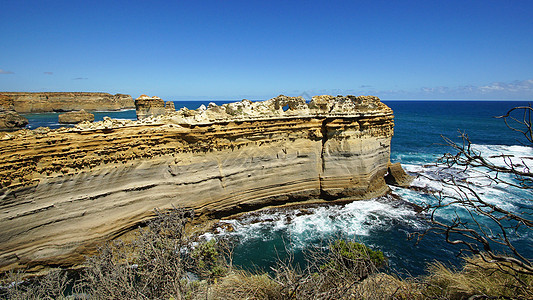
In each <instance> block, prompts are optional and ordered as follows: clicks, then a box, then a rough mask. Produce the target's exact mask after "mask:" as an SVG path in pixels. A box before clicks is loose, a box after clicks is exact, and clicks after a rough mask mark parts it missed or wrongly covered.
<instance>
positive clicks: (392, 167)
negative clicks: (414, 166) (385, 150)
mask: <svg viewBox="0 0 533 300" xmlns="http://www.w3.org/2000/svg"><path fill="white" fill-rule="evenodd" d="M413 179H414V177H413V176H411V175H409V174H407V173H406V172H405V170H404V169H403V168H402V165H401V164H400V163H389V167H388V170H387V176H385V181H386V182H387V184H390V185H394V186H399V187H409V186H410V185H411V182H412V181H413Z"/></svg>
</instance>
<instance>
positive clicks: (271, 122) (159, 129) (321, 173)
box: [0, 96, 394, 270]
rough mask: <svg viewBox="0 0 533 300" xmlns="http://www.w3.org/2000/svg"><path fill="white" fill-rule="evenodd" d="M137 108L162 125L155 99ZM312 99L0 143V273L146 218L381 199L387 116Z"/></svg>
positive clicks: (73, 250)
mask: <svg viewBox="0 0 533 300" xmlns="http://www.w3.org/2000/svg"><path fill="white" fill-rule="evenodd" d="M139 98H141V99H138V100H143V101H144V100H146V101H151V102H148V103H147V105H149V106H148V107H147V108H148V109H146V111H147V112H149V111H150V109H151V107H152V106H151V104H152V103H153V102H154V101H155V102H156V103H161V105H159V104H158V105H159V106H156V108H161V109H163V114H164V105H163V104H162V102H163V101H162V100H161V101H159V100H160V99H153V98H148V97H139ZM317 99H320V101H322V102H320V103H319V101H318V100H317V101H315V102H316V103H315V104H314V106H313V107H311V105H310V104H309V105H308V104H305V102H302V100H301V99H299V98H294V97H285V96H280V97H276V98H273V99H270V100H267V101H263V102H251V101H249V100H245V101H240V102H237V103H232V104H224V105H222V106H213V105H209V106H208V107H206V108H205V110H188V109H180V110H179V111H177V112H176V113H174V114H172V115H159V116H149V117H146V118H144V119H141V120H137V121H127V122H126V121H119V120H112V119H109V118H106V119H105V120H104V121H101V122H94V123H89V122H82V123H80V124H78V125H76V126H74V127H73V128H62V129H58V130H49V131H47V132H46V133H45V134H37V133H36V132H35V131H34V134H30V133H28V132H26V131H23V132H22V133H20V134H19V133H10V134H9V136H7V135H6V136H5V137H2V143H0V195H1V199H2V201H0V269H3V270H5V269H8V268H10V267H12V266H16V265H18V266H24V265H28V264H75V263H79V262H81V261H83V260H84V255H85V254H88V253H90V252H91V251H94V249H96V248H97V246H98V245H99V244H100V243H102V242H103V241H105V240H109V239H112V238H115V237H117V236H118V235H120V234H122V233H124V232H125V231H127V230H130V229H131V228H134V227H135V226H136V225H137V224H140V223H142V222H145V221H146V220H148V219H150V218H152V217H153V209H154V208H159V209H166V208H170V207H172V205H174V206H180V207H186V208H194V209H195V210H196V212H197V213H198V215H199V217H200V218H205V217H223V216H227V215H230V214H232V213H236V212H240V211H246V210H253V209H257V208H260V207H264V206H269V205H281V204H285V203H288V202H297V201H302V200H307V199H318V198H321V199H324V201H325V200H336V199H346V198H348V199H351V200H357V199H368V198H371V197H377V196H380V195H383V194H385V193H387V192H388V191H389V188H388V186H387V185H386V183H385V180H384V177H385V175H386V173H387V171H388V169H389V166H388V163H389V160H390V141H391V137H392V135H393V126H394V122H393V113H392V110H391V109H390V108H389V107H387V106H386V105H385V104H383V103H381V102H379V100H378V102H376V101H375V99H374V98H372V97H362V98H361V97H348V96H346V97H342V96H341V97H331V96H330V97H322V98H317ZM339 101H342V102H343V103H342V104H339V103H337V102H339ZM285 105H287V109H286V110H285V111H284V110H283V106H285ZM321 105H322V106H324V107H326V108H328V107H329V108H333V107H335V106H337V107H339V109H337V111H338V112H337V113H335V114H331V113H329V111H327V109H325V110H324V109H322V108H321ZM372 107H373V108H372ZM145 108H146V107H145ZM350 108H352V109H354V110H352V111H349V109H350Z"/></svg>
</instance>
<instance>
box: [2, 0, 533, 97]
mask: <svg viewBox="0 0 533 300" xmlns="http://www.w3.org/2000/svg"><path fill="white" fill-rule="evenodd" d="M0 2H1V3H0V91H102V92H109V93H126V94H131V95H132V96H133V97H134V98H135V97H138V96H139V95H140V94H147V95H149V96H153V95H157V96H160V97H162V98H163V99H164V100H195V99H198V100H211V99H212V100H215V99H218V100H222V99H228V100H233V99H242V98H248V99H255V100H257V99H268V98H271V97H274V96H277V95H278V94H286V95H289V96H299V95H304V96H306V97H307V95H311V96H312V95H317V94H334V95H336V94H342V95H345V94H353V95H376V96H378V97H380V98H382V99H384V100H391V99H452V100H453V99H456V100H461V99H484V100H533V1H531V0H523V1H512V0H501V1H491V0H483V1H469V0H461V1H453V0H442V1H437V0H434V1H433V0H423V1H399V0H398V1H392V0H388V1H379V0H371V1H252V0H248V1H231V0H229V1H114V0H107V1H97V0H91V1H76V0H69V1H54V0H50V1H44V0H42V1H24V0H0Z"/></svg>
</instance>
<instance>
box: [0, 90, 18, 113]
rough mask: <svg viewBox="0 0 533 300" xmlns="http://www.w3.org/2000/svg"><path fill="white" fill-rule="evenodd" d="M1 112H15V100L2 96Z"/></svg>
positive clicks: (0, 101) (0, 95)
mask: <svg viewBox="0 0 533 300" xmlns="http://www.w3.org/2000/svg"><path fill="white" fill-rule="evenodd" d="M0 111H15V105H14V101H13V98H11V97H8V96H5V95H2V94H0Z"/></svg>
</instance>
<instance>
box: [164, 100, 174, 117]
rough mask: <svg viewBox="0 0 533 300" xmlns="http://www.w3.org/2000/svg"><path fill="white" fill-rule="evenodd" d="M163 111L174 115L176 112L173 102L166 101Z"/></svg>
mask: <svg viewBox="0 0 533 300" xmlns="http://www.w3.org/2000/svg"><path fill="white" fill-rule="evenodd" d="M165 110H166V113H167V114H168V113H174V112H176V107H175V106H174V102H172V101H167V102H166V103H165Z"/></svg>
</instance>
